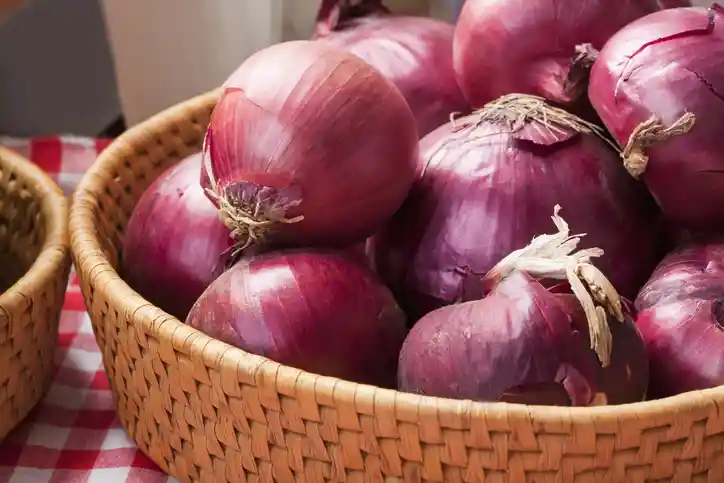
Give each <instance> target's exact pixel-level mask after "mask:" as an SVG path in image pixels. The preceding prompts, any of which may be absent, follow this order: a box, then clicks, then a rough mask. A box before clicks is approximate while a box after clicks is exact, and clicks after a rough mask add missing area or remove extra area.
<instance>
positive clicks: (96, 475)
mask: <svg viewBox="0 0 724 483" xmlns="http://www.w3.org/2000/svg"><path fill="white" fill-rule="evenodd" d="M108 143H109V141H107V140H89V139H83V138H76V137H69V136H63V137H52V138H41V139H33V140H17V139H8V138H3V137H0V145H3V146H5V147H8V148H11V149H13V150H15V151H17V152H19V153H20V154H22V155H24V156H25V157H27V158H29V159H32V160H33V161H35V163H36V164H38V165H39V166H40V167H41V168H43V169H44V170H45V171H46V172H47V173H49V174H50V175H51V177H52V178H53V179H55V180H56V181H57V182H58V184H59V185H60V186H61V188H62V189H63V191H65V193H66V194H67V195H70V194H71V193H72V191H73V189H74V188H75V186H76V184H77V183H78V181H79V180H80V178H81V177H82V175H83V173H84V172H85V170H86V169H87V168H88V167H89V166H90V165H91V164H92V163H93V161H94V160H95V158H96V155H97V154H98V152H99V151H100V150H102V149H103V148H105V147H106V146H107V145H108ZM55 364H56V367H55V378H54V380H53V383H52V386H51V387H50V390H49V391H48V393H47V395H46V396H45V398H44V399H43V400H42V401H41V402H40V403H39V404H38V407H37V408H36V409H35V410H34V411H33V412H32V413H31V415H30V416H29V417H28V419H27V420H26V421H25V422H24V423H22V424H21V425H20V426H19V427H18V428H16V430H15V431H13V432H12V433H11V434H10V435H9V436H8V437H7V438H5V440H4V441H0V483H171V482H175V481H176V480H175V479H173V478H171V477H169V476H167V475H165V474H164V473H163V472H162V471H161V470H160V469H158V467H157V466H156V465H155V464H154V463H153V462H152V461H151V460H149V459H148V458H147V457H146V456H144V455H143V454H142V453H141V452H140V451H139V450H138V449H137V448H136V445H135V444H134V442H133V441H132V440H131V439H130V438H129V437H128V436H127V435H126V433H125V431H124V430H123V428H122V427H121V425H120V423H119V421H118V419H117V418H116V412H115V408H114V405H113V397H112V395H111V391H110V389H109V386H108V379H107V377H106V373H105V371H104V369H103V363H102V361H101V354H100V349H99V348H98V345H97V344H96V341H95V338H94V336H93V331H92V329H91V324H90V319H89V318H88V315H87V314H86V312H85V307H84V305H83V299H82V296H81V294H80V290H79V288H78V281H77V278H76V277H75V273H74V272H73V273H71V277H70V281H69V284H68V291H67V294H66V298H65V305H64V307H63V313H62V316H61V319H60V334H59V338H58V350H57V352H56V357H55Z"/></svg>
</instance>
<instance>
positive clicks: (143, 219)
mask: <svg viewBox="0 0 724 483" xmlns="http://www.w3.org/2000/svg"><path fill="white" fill-rule="evenodd" d="M200 171H201V154H200V153H199V154H195V155H192V156H190V157H188V158H186V159H184V160H182V161H180V162H179V163H178V164H176V165H175V166H173V167H171V168H169V169H168V170H167V171H166V172H164V173H163V174H162V175H161V176H160V177H159V178H157V179H156V180H155V181H154V182H153V184H151V186H150V187H149V188H148V189H147V190H146V191H145V192H144V193H143V195H142V196H141V199H140V200H139V201H138V204H136V207H135V209H134V210H133V214H132V215H131V219H130V220H129V222H128V227H127V228H126V232H125V236H124V240H123V259H122V268H121V273H122V275H123V278H124V280H125V281H126V282H128V284H129V285H130V286H131V287H132V288H133V289H134V290H136V291H138V292H139V293H140V294H141V295H142V296H144V297H145V298H146V299H147V300H148V301H149V302H151V303H153V304H155V305H158V306H159V307H161V308H162V309H164V310H165V311H167V312H168V313H170V314H171V315H173V316H175V317H177V318H179V319H181V320H183V319H185V318H186V316H187V315H188V313H189V310H190V309H191V306H192V305H193V304H194V302H195V301H196V299H197V298H198V297H199V296H200V295H201V294H202V293H203V291H204V290H205V289H206V287H207V286H208V285H209V284H210V283H211V282H212V281H214V279H216V277H217V276H219V275H220V274H221V273H222V272H223V270H224V268H225V263H226V262H227V261H228V257H227V256H226V254H225V252H226V251H227V250H228V249H229V248H230V247H231V246H232V244H233V240H232V239H231V237H230V234H229V230H228V228H226V227H225V226H224V224H223V223H222V222H221V220H220V219H219V215H218V212H217V210H216V208H214V206H213V205H212V204H211V202H209V200H208V199H207V198H206V196H205V195H204V192H203V190H202V189H201V187H200V186H199V172H200Z"/></svg>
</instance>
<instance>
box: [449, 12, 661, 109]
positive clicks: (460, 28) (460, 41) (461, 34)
mask: <svg viewBox="0 0 724 483" xmlns="http://www.w3.org/2000/svg"><path fill="white" fill-rule="evenodd" d="M574 3H575V4H573V3H571V4H569V3H566V2H552V1H551V0H505V1H503V0H467V1H466V2H465V5H464V6H463V9H462V11H461V13H460V17H459V18H458V23H457V27H456V30H455V40H454V47H453V49H454V50H453V51H454V66H455V70H456V72H457V78H458V82H459V84H460V87H461V88H462V90H463V92H464V93H465V96H466V98H467V100H468V102H469V103H470V104H471V105H472V106H473V107H482V106H483V105H485V104H487V103H488V102H490V101H492V100H493V99H496V98H498V97H500V96H502V95H505V94H512V93H516V92H517V93H524V94H534V95H538V96H542V97H545V98H547V99H549V100H551V101H553V102H556V103H558V104H564V105H565V104H569V103H571V102H572V101H573V100H574V99H571V97H570V94H569V93H568V92H566V91H565V89H564V87H565V81H566V79H567V76H568V70H569V68H570V63H571V58H572V57H573V56H574V54H575V47H576V45H578V44H582V43H590V44H592V45H593V46H594V47H595V48H597V49H600V48H602V47H603V45H604V43H605V42H606V41H607V40H608V39H609V38H610V37H611V36H612V35H613V34H614V33H616V31H617V30H619V29H620V28H621V27H623V26H624V25H626V24H628V23H629V22H632V21H633V20H635V19H637V18H639V17H643V16H644V15H647V14H649V13H651V12H655V11H657V10H659V8H660V7H659V5H658V3H657V2H656V0H580V1H577V2H574Z"/></svg>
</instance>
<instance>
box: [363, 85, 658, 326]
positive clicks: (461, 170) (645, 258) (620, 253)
mask: <svg viewBox="0 0 724 483" xmlns="http://www.w3.org/2000/svg"><path fill="white" fill-rule="evenodd" d="M596 129H597V128H596V127H595V126H593V125H591V124H588V123H586V122H584V121H582V120H580V119H578V118H576V117H575V116H573V115H571V114H569V113H567V112H565V111H563V110H561V109H556V108H553V107H551V106H548V105H546V104H545V103H544V102H543V101H542V99H540V98H536V97H531V96H524V95H511V96H505V97H503V98H501V99H499V100H498V101H496V102H494V103H491V104H489V105H488V106H486V107H485V108H484V109H483V110H482V111H480V112H478V113H476V114H473V115H471V116H468V117H465V118H462V119H460V120H458V121H456V122H455V124H454V125H447V126H443V127H441V128H439V129H437V130H436V131H434V132H432V133H430V134H429V135H428V136H426V137H425V138H424V139H423V140H422V141H421V150H422V153H423V158H424V159H425V160H426V163H427V164H426V166H425V168H424V174H423V176H422V177H421V179H420V180H419V181H418V182H417V183H416V184H415V185H414V186H413V188H412V190H411V191H410V195H409V197H408V199H407V201H406V202H405V203H404V204H403V206H402V208H401V209H400V210H399V212H398V213H397V214H396V215H395V217H394V218H393V219H392V220H391V221H390V223H388V224H387V226H386V227H385V228H384V229H383V230H382V232H381V233H380V234H379V236H378V238H377V241H376V244H377V249H376V259H377V260H376V262H377V269H378V273H380V275H381V276H382V278H383V279H384V280H385V281H386V282H387V283H388V285H390V287H391V288H392V289H393V291H394V292H395V294H396V296H397V300H398V302H399V303H400V304H401V306H402V307H403V309H405V310H406V311H407V312H408V315H409V316H410V317H411V318H414V319H416V318H418V317H419V316H422V315H424V313H426V312H427V311H429V310H432V309H434V308H438V307H440V306H442V305H445V304H449V303H452V302H454V301H456V300H457V299H458V298H459V297H460V293H461V290H462V287H463V286H464V284H465V283H466V279H470V277H469V275H471V274H473V275H475V274H477V275H481V274H485V273H486V272H487V271H488V270H490V269H491V268H492V267H493V265H495V264H496V263H497V262H498V261H499V260H500V259H501V258H503V257H504V256H505V255H506V254H507V253H510V252H511V251H512V250H514V249H515V248H516V247H519V246H522V245H525V244H526V243H527V242H528V241H529V240H530V239H531V238H532V237H533V236H535V235H536V234H537V233H542V232H543V231H544V230H545V229H546V227H547V226H548V223H550V212H549V209H550V208H546V207H550V206H553V205H555V204H557V203H560V204H562V205H564V206H567V207H568V208H567V210H568V218H569V220H570V222H571V223H572V226H574V227H575V229H576V230H577V231H578V232H581V233H587V234H588V236H587V237H586V240H585V242H586V243H590V246H598V247H601V248H602V249H603V250H604V251H605V252H606V257H604V258H603V259H602V260H601V261H600V267H601V270H602V271H604V273H606V274H607V276H608V277H609V278H610V279H611V281H612V283H613V284H614V285H615V286H616V287H617V288H618V289H619V291H620V292H621V293H622V294H623V295H624V296H626V297H629V298H631V299H633V298H634V297H635V295H636V293H638V289H639V288H640V287H641V286H642V285H643V283H644V282H645V281H646V279H647V277H648V276H649V274H650V273H651V271H652V270H653V268H654V266H655V265H656V262H658V256H657V254H656V251H655V250H654V249H653V246H654V239H655V235H656V230H655V217H654V211H655V206H653V202H652V201H651V200H650V199H649V197H648V194H647V193H646V190H645V189H644V187H643V186H640V185H638V184H637V183H636V182H635V181H634V180H632V179H631V178H630V176H628V174H627V173H626V171H625V170H624V169H622V168H621V166H620V163H619V161H618V157H617V155H616V153H615V152H614V151H613V150H612V149H609V146H608V145H607V144H606V143H605V142H604V141H602V140H601V139H600V138H599V137H598V135H597V132H598V131H597V130H596ZM477 279H478V277H477V276H476V277H473V280H477Z"/></svg>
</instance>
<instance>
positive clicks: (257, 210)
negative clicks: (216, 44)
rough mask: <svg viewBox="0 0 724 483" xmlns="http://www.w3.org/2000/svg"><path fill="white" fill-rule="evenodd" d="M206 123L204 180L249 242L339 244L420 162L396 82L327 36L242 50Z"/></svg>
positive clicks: (378, 213) (392, 200)
mask: <svg viewBox="0 0 724 483" xmlns="http://www.w3.org/2000/svg"><path fill="white" fill-rule="evenodd" d="M225 85H226V89H225V94H224V95H223V97H222V99H221V100H220V101H219V103H218V104H217V106H216V108H215V109H214V112H213V115H212V118H211V123H210V126H209V129H208V131H207V137H206V143H205V151H206V152H207V154H208V156H207V158H206V162H205V163H204V171H203V173H202V185H203V186H204V187H205V188H207V194H208V195H209V197H210V198H211V199H212V200H213V201H214V203H215V204H216V205H217V206H219V208H220V211H221V214H222V216H223V217H224V219H225V221H226V223H227V224H228V225H229V226H231V227H232V228H233V235H234V237H235V239H236V240H237V252H238V251H239V250H243V249H245V248H247V247H249V246H251V245H254V244H256V245H260V244H261V245H264V244H272V245H287V246H288V245H294V246H305V245H318V246H329V247H345V246H349V245H352V244H354V243H357V242H361V241H363V240H364V239H365V238H366V237H368V236H370V235H372V234H373V233H374V232H376V231H377V230H378V229H379V228H380V227H381V225H382V224H383V223H384V222H385V221H386V220H387V218H389V217H390V216H391V215H392V214H393V213H394V212H395V210H397V208H398V207H399V206H400V204H401V203H402V201H403V200H404V199H405V196H406V195H407V192H408V190H409V188H410V185H411V184H412V182H413V180H414V178H415V176H416V173H417V167H418V137H417V128H416V125H415V119H414V117H413V115H412V113H411V111H410V108H409V107H408V106H407V103H406V102H405V99H404V98H403V97H402V95H400V92H399V91H398V90H397V89H396V88H395V86H394V85H392V83H391V82H390V81H388V80H386V79H385V78H384V77H383V76H382V75H380V74H379V73H378V72H377V71H375V70H374V69H373V68H372V67H371V66H369V65H368V64H367V63H366V62H364V61H362V60H361V59H360V58H358V57H356V56H354V55H352V54H349V53H346V52H344V51H342V50H339V49H336V48H334V47H332V46H331V45H328V44H326V43H324V42H313V41H295V42H286V43H281V44H277V45H274V46H272V47H268V48H266V49H264V50H261V51H259V52H257V53H256V54H254V55H252V56H251V57H249V58H248V59H247V60H246V62H244V64H242V65H241V67H239V69H238V70H237V71H236V72H234V73H233V74H232V75H231V77H230V78H229V80H227V82H226V84H225Z"/></svg>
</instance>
